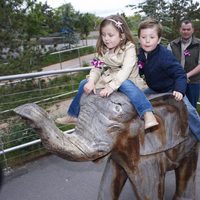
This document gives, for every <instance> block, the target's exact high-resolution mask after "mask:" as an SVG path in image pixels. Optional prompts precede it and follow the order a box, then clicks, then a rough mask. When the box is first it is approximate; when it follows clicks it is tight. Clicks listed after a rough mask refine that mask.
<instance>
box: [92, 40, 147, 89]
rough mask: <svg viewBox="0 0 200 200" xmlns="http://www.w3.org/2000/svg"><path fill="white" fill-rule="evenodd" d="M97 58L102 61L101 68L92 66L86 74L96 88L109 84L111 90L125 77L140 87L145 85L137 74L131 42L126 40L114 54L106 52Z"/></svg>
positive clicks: (119, 84)
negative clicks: (122, 46) (123, 46)
mask: <svg viewBox="0 0 200 200" xmlns="http://www.w3.org/2000/svg"><path fill="white" fill-rule="evenodd" d="M98 58H99V59H100V60H101V61H103V62H104V64H105V65H104V67H103V68H102V69H99V68H95V67H93V68H92V69H91V71H90V74H89V76H88V78H89V79H92V80H94V82H95V84H96V88H97V89H99V88H105V86H109V87H111V88H112V89H113V90H117V89H118V88H119V87H120V86H121V84H122V83H123V82H124V81H125V80H127V79H129V80H131V81H133V82H134V83H135V85H137V86H138V87H139V88H140V89H144V88H146V87H147V86H146V84H145V82H144V81H143V79H142V78H141V77H140V76H139V70H138V66H137V56H136V50H135V45H134V44H133V43H131V42H128V43H127V44H126V46H125V48H124V49H123V50H122V49H120V48H118V49H117V50H116V51H115V53H114V54H109V52H106V53H105V54H104V55H103V56H102V57H98Z"/></svg>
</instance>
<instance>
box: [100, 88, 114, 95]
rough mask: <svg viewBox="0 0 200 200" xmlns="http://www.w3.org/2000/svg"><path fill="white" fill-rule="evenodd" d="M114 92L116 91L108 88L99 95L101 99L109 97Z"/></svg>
mask: <svg viewBox="0 0 200 200" xmlns="http://www.w3.org/2000/svg"><path fill="white" fill-rule="evenodd" d="M113 92H114V90H113V89H112V88H111V87H109V86H107V87H106V88H104V89H103V90H101V91H100V93H99V94H100V96H101V97H108V96H109V95H110V94H112V93H113Z"/></svg>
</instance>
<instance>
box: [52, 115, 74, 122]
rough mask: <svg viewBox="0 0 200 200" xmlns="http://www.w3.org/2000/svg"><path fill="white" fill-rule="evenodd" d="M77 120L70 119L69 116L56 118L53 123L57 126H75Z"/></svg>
mask: <svg viewBox="0 0 200 200" xmlns="http://www.w3.org/2000/svg"><path fill="white" fill-rule="evenodd" d="M76 121H77V118H75V117H71V116H69V115H67V116H65V117H61V118H57V119H56V120H55V122H56V123H57V124H76Z"/></svg>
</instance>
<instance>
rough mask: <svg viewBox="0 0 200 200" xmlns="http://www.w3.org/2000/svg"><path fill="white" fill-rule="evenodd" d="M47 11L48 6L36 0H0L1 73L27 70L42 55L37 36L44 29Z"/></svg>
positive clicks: (42, 33)
mask: <svg viewBox="0 0 200 200" xmlns="http://www.w3.org/2000/svg"><path fill="white" fill-rule="evenodd" d="M50 12H51V9H50V7H48V6H47V5H46V4H44V5H43V4H41V3H36V0H20V1H19V0H4V1H1V6H0V29H1V31H0V41H1V42H0V73H1V75H6V74H13V73H16V72H17V73H20V72H21V73H22V72H28V71H30V70H33V69H36V68H37V66H38V63H39V61H40V58H41V57H42V55H41V52H40V49H39V48H38V41H37V38H38V37H39V36H41V35H46V34H47V33H48V30H49V28H48V27H47V26H46V21H47V18H48V15H47V13H50ZM33 38H36V39H34V40H33ZM5 63H7V64H6V65H5Z"/></svg>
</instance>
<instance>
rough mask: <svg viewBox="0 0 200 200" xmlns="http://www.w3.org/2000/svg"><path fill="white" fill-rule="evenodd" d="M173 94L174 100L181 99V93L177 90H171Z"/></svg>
mask: <svg viewBox="0 0 200 200" xmlns="http://www.w3.org/2000/svg"><path fill="white" fill-rule="evenodd" d="M173 96H174V98H175V99H176V101H181V100H182V99H183V94H182V93H180V92H177V91H173Z"/></svg>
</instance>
